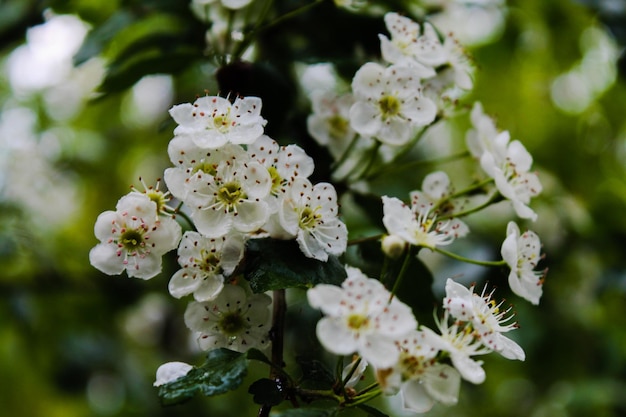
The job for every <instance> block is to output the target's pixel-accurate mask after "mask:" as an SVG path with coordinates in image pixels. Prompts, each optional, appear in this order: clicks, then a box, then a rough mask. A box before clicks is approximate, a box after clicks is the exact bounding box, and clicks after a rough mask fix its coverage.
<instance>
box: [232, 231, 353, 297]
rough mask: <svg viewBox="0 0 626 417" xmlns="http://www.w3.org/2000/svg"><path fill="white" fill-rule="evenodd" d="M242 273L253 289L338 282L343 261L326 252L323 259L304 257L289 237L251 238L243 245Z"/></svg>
mask: <svg viewBox="0 0 626 417" xmlns="http://www.w3.org/2000/svg"><path fill="white" fill-rule="evenodd" d="M244 275H245V277H246V279H248V280H249V281H250V287H251V288H252V290H253V291H254V292H255V293H261V292H265V291H271V290H278V289H283V288H311V287H313V286H315V285H317V284H334V285H340V284H341V283H342V282H343V280H344V279H345V278H346V271H345V269H344V267H343V264H342V263H341V262H339V260H338V259H337V257H335V256H332V255H331V256H329V258H328V261H327V262H322V261H318V260H316V259H311V258H307V257H306V256H304V255H303V254H302V251H301V250H300V248H299V247H298V244H297V243H296V242H295V241H293V240H289V241H287V240H277V239H253V240H251V241H250V242H248V246H247V249H246V259H245V270H244Z"/></svg>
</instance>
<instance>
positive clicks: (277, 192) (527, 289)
mask: <svg viewBox="0 0 626 417" xmlns="http://www.w3.org/2000/svg"><path fill="white" fill-rule="evenodd" d="M317 3H319V1H316V2H314V3H311V4H309V5H307V6H305V7H304V8H303V9H302V10H299V11H300V12H306V10H307V9H308V8H309V7H311V6H313V5H315V4H317ZM337 3H338V4H339V6H342V7H348V8H350V9H351V10H353V11H354V12H372V13H374V12H375V11H376V10H375V9H374V10H369V9H368V8H367V5H365V4H361V3H355V2H349V4H346V2H337ZM428 3H430V2H428ZM486 3H489V5H488V6H489V7H492V6H493V5H492V4H491V3H494V4H495V3H498V2H486ZM192 6H193V11H194V13H196V15H197V16H198V17H199V18H200V19H202V20H203V21H205V22H207V23H209V29H208V32H207V39H208V40H209V47H210V48H211V51H212V53H213V54H214V55H215V57H216V59H217V61H218V63H219V65H220V71H222V72H221V73H218V78H219V76H220V74H221V77H222V84H223V87H224V88H225V89H226V91H224V90H223V94H209V93H206V95H204V96H202V97H199V98H197V99H196V100H195V101H194V102H193V103H182V104H178V105H175V106H173V107H172V108H171V109H170V115H171V117H172V119H173V120H174V122H175V123H176V124H177V126H176V127H175V129H174V131H173V134H174V137H173V138H172V140H171V141H170V142H169V145H168V149H167V152H168V155H169V158H170V161H171V164H172V165H173V167H170V168H167V169H166V170H165V172H164V175H163V179H164V182H165V185H166V186H167V189H168V191H167V192H164V191H161V190H160V189H159V186H158V185H157V187H154V188H150V187H148V188H146V189H145V190H144V191H140V190H137V189H133V190H132V191H131V192H130V193H129V194H127V195H126V196H124V197H122V198H121V199H120V200H119V202H118V204H117V209H116V211H115V212H113V211H107V212H105V213H103V214H102V215H101V216H100V217H99V218H98V219H97V221H96V225H95V234H96V237H97V238H98V239H99V240H100V242H101V243H99V244H98V245H97V246H95V247H94V248H93V249H92V251H91V253H90V261H91V263H92V265H93V266H95V267H96V268H98V269H99V270H101V271H102V272H104V273H106V274H119V273H122V272H123V271H124V270H126V271H127V274H128V276H130V277H138V278H142V279H150V278H153V277H155V276H157V275H158V274H159V273H160V272H161V257H162V256H163V255H164V254H166V253H167V252H170V251H173V250H175V249H177V254H178V258H177V260H178V263H179V265H180V267H181V269H180V270H178V271H177V272H176V273H175V274H174V275H173V276H172V277H171V278H170V281H169V287H168V289H169V292H170V294H171V295H172V296H174V297H176V298H183V297H190V296H193V299H194V300H193V301H190V302H189V304H188V306H187V309H186V311H185V314H184V323H185V324H186V326H187V327H188V328H189V330H191V331H192V332H193V334H194V335H195V339H196V341H197V345H198V347H199V348H200V349H201V350H203V351H206V352H207V360H206V362H205V363H204V364H202V365H200V366H192V365H188V364H185V363H181V362H169V363H166V364H165V365H163V367H161V368H160V369H159V370H158V371H157V380H156V382H155V385H156V386H158V390H159V396H160V397H161V399H162V401H163V403H165V404H172V403H178V402H181V401H185V400H187V399H189V398H190V397H192V396H193V395H195V393H197V392H201V393H203V394H204V395H207V396H211V395H217V394H221V393H224V392H227V391H230V390H232V389H234V388H236V387H238V386H239V385H240V384H241V383H242V381H243V376H244V375H245V374H246V371H247V367H248V363H249V362H250V361H259V362H262V363H265V364H267V365H268V366H269V377H268V378H263V379H259V380H257V381H255V382H254V383H252V384H251V386H250V387H249V392H250V393H251V394H253V401H254V402H255V403H258V404H259V405H260V411H259V415H261V416H268V415H269V413H270V410H271V409H272V408H273V407H275V406H281V407H282V406H283V403H285V404H286V403H290V404H291V405H292V406H293V408H292V409H291V410H298V409H299V408H302V407H305V406H306V408H307V409H309V411H310V414H306V415H311V416H318V415H319V416H325V415H329V414H328V413H329V412H339V411H341V410H344V409H348V408H359V409H361V410H363V411H365V412H367V413H370V415H385V414H384V413H383V412H382V411H380V410H378V409H376V408H374V407H373V406H371V405H369V404H368V402H369V401H370V400H372V399H373V398H375V397H378V396H381V395H384V396H390V395H395V394H398V393H399V394H400V395H401V397H402V398H403V406H404V407H405V408H407V409H410V410H413V411H416V412H425V411H428V410H429V409H430V408H431V407H432V406H433V405H434V404H435V403H442V404H446V405H453V404H455V403H457V401H458V393H459V390H460V387H461V380H466V381H468V382H470V383H473V384H480V383H482V382H483V381H484V380H485V378H486V373H485V371H484V369H483V367H482V363H483V362H482V361H481V360H478V359H476V357H477V356H482V355H485V354H488V353H492V352H496V353H499V354H500V355H502V356H503V357H505V358H507V359H512V360H520V361H521V360H524V359H525V353H524V350H523V348H522V347H521V346H520V345H519V344H518V343H517V342H515V341H514V340H513V339H511V338H509V337H508V335H504V333H507V334H508V333H509V332H510V331H512V330H514V329H516V328H517V327H518V326H517V323H516V322H515V319H514V317H513V313H512V309H511V307H509V306H507V305H505V304H504V301H498V300H496V299H494V290H493V289H488V288H487V287H485V288H483V289H482V290H480V291H479V293H478V292H474V291H475V289H476V286H475V285H472V286H470V287H469V288H467V287H466V286H464V285H462V284H461V283H460V282H457V280H456V279H453V278H449V279H448V280H447V281H446V284H445V297H444V298H443V301H442V302H441V303H438V304H440V305H439V306H438V307H437V308H436V313H435V315H436V319H435V320H434V322H433V323H432V325H429V324H428V318H427V317H428V315H424V312H425V311H429V310H431V311H432V308H433V305H432V304H430V303H423V302H422V303H417V304H415V303H412V302H411V301H410V300H409V297H405V296H406V294H405V293H404V292H403V291H402V288H404V286H406V282H407V281H408V280H423V281H425V282H426V283H427V284H429V283H428V280H429V279H430V278H429V276H428V275H429V274H428V273H427V272H425V268H423V266H422V265H421V264H422V260H421V256H423V253H426V252H437V253H439V254H442V255H444V256H447V257H449V258H450V259H452V261H453V262H457V261H461V262H467V263H472V264H478V265H483V266H486V267H500V268H502V269H508V270H510V273H509V274H508V282H509V285H510V289H511V291H512V292H513V293H515V294H516V295H517V296H519V297H521V298H524V299H526V300H528V301H530V302H531V303H533V304H538V303H539V300H540V297H541V294H542V284H543V279H544V275H545V273H544V272H542V271H539V270H538V263H539V261H540V260H541V245H540V242H539V238H538V236H537V235H536V234H535V233H534V232H532V231H525V232H523V233H522V232H521V231H520V228H519V226H518V225H517V224H516V223H515V222H513V221H511V222H510V223H509V224H508V226H507V228H506V238H505V239H504V242H503V244H502V247H501V255H502V259H501V260H476V259H471V258H468V257H466V256H464V255H463V254H461V253H458V252H455V251H452V250H448V249H443V248H442V247H443V246H451V245H452V247H454V246H453V244H454V243H455V242H456V241H457V239H465V238H467V236H469V235H470V234H471V229H473V228H474V226H473V225H472V224H471V220H472V217H474V216H480V215H481V214H480V213H484V212H486V211H487V210H494V209H496V208H500V207H502V206H510V208H511V210H510V212H509V213H508V214H510V215H516V216H517V217H519V218H521V219H529V220H535V219H536V218H537V214H536V213H535V211H534V210H532V209H531V208H530V203H531V199H532V198H534V197H536V196H537V195H538V194H539V193H540V192H541V190H542V187H541V183H540V180H539V177H538V175H537V173H536V172H534V171H531V167H532V157H531V155H530V154H529V153H528V151H527V150H526V149H525V147H524V146H523V144H522V143H521V142H520V141H518V140H515V141H510V137H509V134H508V132H506V131H500V130H499V129H498V128H497V127H496V124H495V122H494V120H493V119H492V118H491V117H490V116H489V115H487V114H485V113H484V111H483V109H482V106H481V104H480V103H474V104H472V103H471V102H470V101H469V99H468V95H469V91H470V90H471V88H472V85H473V82H472V77H473V73H474V68H473V66H472V61H471V59H470V58H469V56H468V55H467V53H466V52H465V51H464V50H463V48H462V47H461V46H460V41H458V40H456V39H455V38H454V37H453V35H452V34H443V32H442V31H441V29H439V28H438V26H437V24H436V21H437V20H438V19H439V20H441V19H443V16H442V15H444V16H445V7H442V8H441V9H440V8H438V7H433V8H432V9H431V8H429V7H426V6H425V7H424V8H423V10H421V11H420V12H419V13H417V12H415V13H414V14H415V16H416V17H414V18H410V17H408V16H407V15H408V14H409V13H408V11H405V13H406V14H407V15H403V14H399V13H397V12H395V11H387V12H386V13H384V14H383V15H382V16H380V19H382V21H383V22H384V25H385V28H386V32H387V33H384V34H383V33H381V34H380V36H379V40H380V53H379V56H380V59H376V60H374V58H372V60H371V61H366V60H364V61H366V62H363V63H362V65H361V66H360V67H359V68H358V69H356V71H355V72H354V74H353V76H352V80H351V82H350V83H348V82H347V81H346V80H345V79H343V78H342V76H340V75H338V74H339V72H338V70H337V68H335V67H334V66H333V65H331V64H328V63H316V64H312V65H308V66H306V68H304V70H302V71H301V77H300V81H301V91H302V93H303V96H304V98H305V99H307V100H308V102H309V103H310V108H311V112H310V114H309V115H308V117H307V119H306V125H307V128H308V134H309V135H310V138H312V139H313V140H315V141H317V144H314V143H313V141H309V142H303V143H309V146H311V147H314V146H318V147H325V148H327V157H328V158H329V159H330V160H331V161H330V167H331V168H330V170H329V171H328V175H327V176H326V177H325V178H323V180H322V181H316V180H315V178H317V177H316V176H315V174H316V169H315V168H316V164H317V161H315V160H314V159H313V157H311V156H310V155H309V154H308V153H307V148H306V146H300V145H298V144H295V143H291V142H288V143H286V144H284V145H280V144H279V142H278V141H277V140H275V139H273V138H272V137H270V136H269V135H268V134H267V132H266V128H269V127H270V126H271V124H272V122H273V121H272V119H271V118H270V117H269V116H265V115H264V101H263V97H257V96H251V95H244V94H242V91H240V90H238V89H236V88H232V87H230V88H228V89H227V86H228V83H227V82H226V81H224V78H223V77H224V75H223V74H224V71H230V70H232V69H233V68H239V67H240V66H241V65H244V66H245V60H246V59H253V58H251V57H252V56H254V54H253V52H254V39H255V35H256V34H257V30H258V27H261V26H260V25H262V24H264V23H265V19H269V17H268V16H270V13H269V11H268V10H269V9H267V10H266V9H263V10H264V12H263V13H265V14H261V15H260V16H261V17H259V19H261V20H260V21H258V22H256V25H257V29H254V28H253V29H250V28H249V24H250V23H251V22H250V21H246V19H248V18H249V16H250V15H251V13H248V12H250V11H251V10H254V8H257V7H259V5H258V4H257V2H254V1H252V2H251V1H225V0H224V1H221V2H218V1H194V2H193V5H192ZM485 7H487V5H485ZM248 8H250V9H248ZM221 14H226V15H228V16H229V18H228V20H227V23H226V24H225V25H224V22H223V21H222V20H221V18H220V15H221ZM291 15H295V12H291V14H288V15H283V16H275V17H273V19H275V21H280V20H281V19H287V18H290V17H292V16H291ZM238 19H244V20H243V21H241V22H240V21H239V20H238ZM265 24H267V25H272V24H273V23H265ZM348 85H349V87H348ZM467 116H469V121H470V124H471V127H470V128H469V129H468V130H467V133H466V141H465V144H464V145H462V146H463V148H464V149H461V151H460V152H457V153H455V154H453V155H451V156H448V157H445V158H441V160H436V159H433V158H429V155H427V154H424V155H418V154H417V152H415V149H416V147H417V145H418V143H420V141H421V140H422V139H423V138H424V137H426V136H427V135H434V136H435V137H436V136H437V135H440V134H441V133H439V132H438V130H437V127H438V126H440V125H442V124H443V123H445V122H446V121H448V120H452V119H458V118H463V117H466V118H467ZM265 117H267V119H266V118H265ZM282 139H283V138H281V142H286V141H285V140H282ZM441 140H445V138H443V139H441ZM425 161H426V162H428V165H429V166H432V165H435V166H436V167H437V169H435V170H433V171H431V172H428V173H427V174H426V175H424V176H423V178H421V177H416V178H415V181H413V178H411V179H410V181H409V182H410V183H411V184H410V187H411V190H410V191H409V192H408V195H407V193H399V192H394V190H393V189H389V190H384V191H382V192H381V191H379V190H378V188H379V187H377V186H376V181H378V180H380V179H381V178H383V179H386V181H387V183H389V178H392V179H393V176H394V175H395V174H394V171H396V170H398V167H400V166H401V164H409V165H410V166H417V164H419V163H422V162H425ZM455 161H457V162H459V163H463V164H465V166H466V167H467V166H469V167H470V168H468V169H469V170H470V172H471V174H470V175H468V176H466V177H465V178H463V177H460V178H459V177H453V176H451V175H449V173H448V172H446V171H444V170H443V166H444V163H450V162H455ZM391 183H393V181H391ZM418 184H421V189H417V187H418V186H419V185H418ZM342 202H345V203H346V204H345V206H348V205H351V206H352V207H354V209H355V210H356V208H357V207H359V206H362V207H361V208H362V209H364V210H367V211H368V214H370V215H371V214H372V213H378V217H377V218H376V219H375V221H373V222H372V223H373V227H372V228H373V229H376V231H375V232H374V233H370V234H367V235H364V234H362V233H359V234H357V233H356V232H353V229H352V227H351V221H353V222H355V223H356V221H355V216H354V215H352V214H351V213H350V212H349V211H348V210H343V209H342V208H341V206H340V203H342ZM372 206H375V207H376V210H370V209H368V208H367V207H372ZM503 234H504V233H503ZM368 251H370V252H375V253H376V255H374V256H372V257H371V259H370V258H369V256H368V255H367V253H368ZM418 255H419V256H420V258H418ZM505 275H506V274H505ZM422 287H423V288H427V289H428V290H430V288H428V285H425V286H422ZM287 290H289V291H290V292H293V293H298V292H300V293H302V292H304V291H306V300H307V301H308V304H309V306H310V308H309V309H308V310H309V313H310V315H315V314H318V317H319V320H318V321H317V323H316V324H315V325H314V328H315V334H316V336H317V341H318V342H319V345H318V344H317V342H312V344H311V346H309V347H308V348H307V350H312V349H317V347H318V346H320V345H321V347H322V348H323V349H325V350H326V351H327V352H328V353H329V354H333V355H334V356H335V357H336V358H335V359H334V361H335V369H336V371H335V372H332V371H331V370H330V368H329V367H328V366H327V365H325V364H322V362H315V367H316V369H311V365H310V364H305V363H304V362H303V361H300V365H301V370H300V372H301V373H302V374H303V375H304V376H303V377H302V378H298V377H297V376H295V375H296V374H295V373H294V371H293V370H292V369H291V364H288V363H286V361H287V360H290V359H292V357H293V356H296V354H298V353H299V352H295V351H294V352H292V351H291V347H290V346H289V345H288V344H287V343H288V339H287V338H286V337H285V336H286V335H287V334H289V332H290V331H291V330H292V329H290V328H289V326H288V325H287V324H286V315H287V313H288V307H287V294H286V291H287ZM270 292H271V296H270V294H269V293H270ZM433 297H434V296H433ZM315 310H320V312H321V315H319V313H316V312H315ZM440 311H441V313H440ZM418 319H419V320H418ZM307 324H309V320H306V319H303V320H302V323H301V325H302V326H305V325H307ZM298 326H300V324H298ZM285 352H287V354H288V355H286V354H285ZM311 380H313V382H315V384H313V385H311ZM364 381H368V382H369V384H367V385H365V382H364ZM363 385H365V386H363ZM311 386H314V388H311ZM325 400H326V401H325ZM329 403H330V404H332V405H329ZM310 407H313V408H310ZM329 410H331V411H329ZM333 410H334V411H333ZM281 415H284V416H290V415H293V416H296V415H302V414H297V412H294V411H290V410H285V411H283V412H282V414H281Z"/></svg>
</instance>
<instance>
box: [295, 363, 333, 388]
mask: <svg viewBox="0 0 626 417" xmlns="http://www.w3.org/2000/svg"><path fill="white" fill-rule="evenodd" d="M296 362H297V363H298V365H300V368H301V369H302V383H301V385H302V386H304V387H306V388H310V389H330V388H331V387H332V386H333V384H334V383H335V376H334V375H333V372H332V371H331V370H330V369H328V367H327V366H326V365H324V364H323V363H322V362H320V361H318V360H316V359H309V358H306V357H302V356H298V357H296Z"/></svg>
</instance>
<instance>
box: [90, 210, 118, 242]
mask: <svg viewBox="0 0 626 417" xmlns="http://www.w3.org/2000/svg"><path fill="white" fill-rule="evenodd" d="M118 219H119V215H118V213H117V212H115V211H111V210H108V211H105V212H103V213H100V215H99V216H98V218H97V219H96V224H95V225H94V234H95V235H96V238H98V240H100V241H103V242H106V241H107V240H109V238H111V237H112V236H113V228H116V227H117V225H116V223H117V222H118ZM117 232H118V233H119V230H118V231H117Z"/></svg>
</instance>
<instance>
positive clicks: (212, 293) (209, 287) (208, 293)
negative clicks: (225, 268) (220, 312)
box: [193, 275, 224, 301]
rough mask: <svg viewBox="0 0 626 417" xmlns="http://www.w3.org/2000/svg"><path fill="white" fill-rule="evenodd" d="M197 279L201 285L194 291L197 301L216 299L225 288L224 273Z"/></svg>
mask: <svg viewBox="0 0 626 417" xmlns="http://www.w3.org/2000/svg"><path fill="white" fill-rule="evenodd" d="M196 279H198V280H199V281H200V285H199V286H198V288H197V289H196V290H195V291H194V292H193V298H194V299H195V300H196V301H211V300H215V298H216V297H217V296H218V295H219V294H220V292H221V291H222V289H223V288H224V277H223V276H222V275H211V276H208V277H205V278H196Z"/></svg>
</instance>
